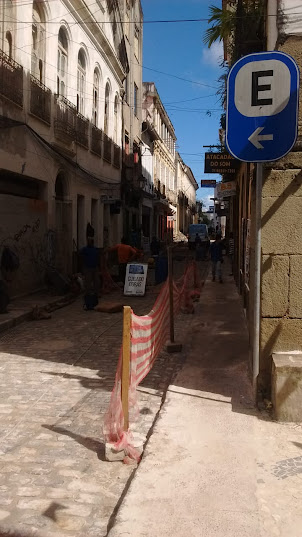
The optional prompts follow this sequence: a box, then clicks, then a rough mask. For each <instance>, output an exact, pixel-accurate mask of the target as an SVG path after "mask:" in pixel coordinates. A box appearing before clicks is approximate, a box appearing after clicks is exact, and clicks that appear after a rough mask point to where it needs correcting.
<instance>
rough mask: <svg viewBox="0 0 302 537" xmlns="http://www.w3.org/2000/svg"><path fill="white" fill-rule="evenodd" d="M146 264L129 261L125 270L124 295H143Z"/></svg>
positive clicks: (146, 270)
mask: <svg viewBox="0 0 302 537" xmlns="http://www.w3.org/2000/svg"><path fill="white" fill-rule="evenodd" d="M147 273H148V265H145V264H143V263H129V264H128V265H127V270H126V279H125V286H124V295H127V296H131V295H135V296H144V294H145V290H146V281H147Z"/></svg>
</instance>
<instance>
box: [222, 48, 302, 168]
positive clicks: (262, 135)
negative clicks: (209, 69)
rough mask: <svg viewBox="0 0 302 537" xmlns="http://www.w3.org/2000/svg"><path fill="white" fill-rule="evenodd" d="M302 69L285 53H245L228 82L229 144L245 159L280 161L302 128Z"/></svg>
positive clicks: (227, 115)
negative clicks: (301, 110) (301, 113)
mask: <svg viewBox="0 0 302 537" xmlns="http://www.w3.org/2000/svg"><path fill="white" fill-rule="evenodd" d="M298 105H299V69H298V66H297V64H296V62H295V61H294V60H293V58H291V56H288V55H287V54H284V53H283V52H261V53H259V54H249V55H248V56H244V57H243V58H241V59H240V60H239V61H238V62H236V63H235V65H233V67H232V69H231V70H230V73H229V76H228V83H227V113H226V119H227V121H226V146H227V148H228V150H229V152H230V153H231V154H232V155H233V156H234V157H235V158H237V159H239V160H242V161H244V162H267V161H271V160H278V159H279V158H281V157H283V156H284V155H286V154H287V153H288V152H289V151H290V150H291V149H292V147H293V145H294V143H295V141H296V138H297V132H298Z"/></svg>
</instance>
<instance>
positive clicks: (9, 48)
mask: <svg viewBox="0 0 302 537" xmlns="http://www.w3.org/2000/svg"><path fill="white" fill-rule="evenodd" d="M4 52H5V54H7V55H8V56H9V57H10V58H11V57H12V55H13V38H12V34H11V33H10V32H6V34H5V41H4Z"/></svg>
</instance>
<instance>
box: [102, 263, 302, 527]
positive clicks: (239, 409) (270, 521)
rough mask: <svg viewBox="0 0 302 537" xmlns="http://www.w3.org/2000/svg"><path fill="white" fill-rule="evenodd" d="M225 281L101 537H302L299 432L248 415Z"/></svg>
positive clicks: (207, 295) (242, 349)
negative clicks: (105, 536)
mask: <svg viewBox="0 0 302 537" xmlns="http://www.w3.org/2000/svg"><path fill="white" fill-rule="evenodd" d="M225 270H227V268H225ZM226 280H227V281H226V283H224V284H223V285H221V284H219V283H213V282H212V281H209V280H208V281H207V282H206V285H205V288H204V291H203V294H202V300H201V303H200V305H199V306H198V307H197V312H196V314H195V316H194V317H192V322H191V326H190V329H189V330H188V332H187V336H186V346H185V351H186V352H187V361H186V363H185V365H184V367H183V368H182V370H181V371H180V372H179V374H178V375H177V377H176V379H175V381H174V383H173V385H170V387H169V390H168V396H167V399H166V402H165V404H164V406H163V408H162V411H161V413H160V417H159V419H158V421H157V423H156V425H155V428H154V430H153V434H152V436H151V438H150V440H149V442H148V445H147V448H146V451H145V454H144V457H143V460H142V462H141V464H140V466H139V468H138V470H137V472H136V474H135V477H134V479H133V481H132V483H131V486H130V488H129V491H128V493H127V495H126V497H125V499H124V501H123V503H122V505H121V507H120V510H119V512H118V514H117V518H116V520H115V524H114V525H113V527H112V529H111V531H110V532H109V537H122V536H125V535H133V536H135V537H168V536H169V537H170V536H172V535H173V537H185V536H190V537H275V536H276V537H277V536H278V537H301V535H302V529H301V528H302V428H301V426H299V425H294V424H292V425H286V424H279V423H276V422H273V421H271V419H270V417H269V415H268V414H267V413H266V412H263V413H259V412H257V411H255V410H254V407H253V402H252V394H251V389H250V382H249V380H248V373H247V357H248V340H247V331H246V327H245V319H244V315H243V312H242V307H241V301H240V298H239V296H238V295H237V291H236V289H235V286H234V283H233V282H232V280H231V278H228V277H227V278H226Z"/></svg>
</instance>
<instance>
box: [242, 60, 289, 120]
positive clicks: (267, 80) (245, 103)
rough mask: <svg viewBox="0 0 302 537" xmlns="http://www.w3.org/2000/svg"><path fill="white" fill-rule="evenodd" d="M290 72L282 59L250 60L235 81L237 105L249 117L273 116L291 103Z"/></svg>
mask: <svg viewBox="0 0 302 537" xmlns="http://www.w3.org/2000/svg"><path fill="white" fill-rule="evenodd" d="M289 97H290V71H289V68H288V67H287V65H285V64H284V63H282V62H280V61H278V60H265V61H262V62H261V61H259V62H250V63H247V64H246V65H244V66H243V67H242V68H241V69H240V71H239V73H238V75H237V77H236V80H235V105H236V108H237V110H238V111H239V112H240V113H241V114H242V115H243V116H247V117H259V116H273V115H275V114H279V113H280V112H281V111H282V110H283V109H284V108H285V107H286V106H287V104H288V101H289Z"/></svg>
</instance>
